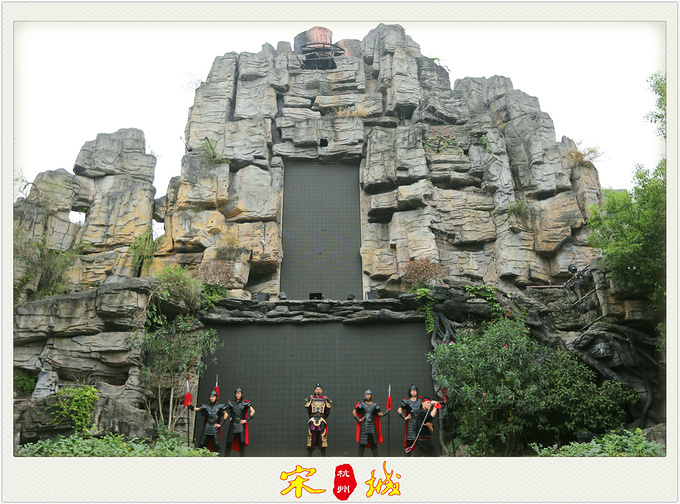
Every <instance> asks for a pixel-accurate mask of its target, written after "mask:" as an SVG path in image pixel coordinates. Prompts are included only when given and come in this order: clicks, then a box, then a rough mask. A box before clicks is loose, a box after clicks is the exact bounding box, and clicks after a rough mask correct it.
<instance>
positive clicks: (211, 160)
mask: <svg viewBox="0 0 680 504" xmlns="http://www.w3.org/2000/svg"><path fill="white" fill-rule="evenodd" d="M216 147H217V142H216V143H215V145H213V143H212V142H211V141H210V139H209V138H208V137H205V138H204V139H203V154H204V156H205V158H206V159H207V160H208V165H209V166H213V165H216V164H229V160H228V159H226V158H223V157H222V156H221V155H220V154H219V152H217V149H216Z"/></svg>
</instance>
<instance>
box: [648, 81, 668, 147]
mask: <svg viewBox="0 0 680 504" xmlns="http://www.w3.org/2000/svg"><path fill="white" fill-rule="evenodd" d="M647 82H648V83H649V87H650V89H651V90H652V92H653V93H654V94H655V95H656V110H652V111H651V112H649V113H647V115H646V116H645V118H646V119H647V120H648V121H649V122H651V123H653V124H656V132H657V134H658V135H659V136H661V137H663V138H666V75H665V74H662V73H661V72H656V73H655V74H653V75H651V76H650V77H649V78H648V79H647Z"/></svg>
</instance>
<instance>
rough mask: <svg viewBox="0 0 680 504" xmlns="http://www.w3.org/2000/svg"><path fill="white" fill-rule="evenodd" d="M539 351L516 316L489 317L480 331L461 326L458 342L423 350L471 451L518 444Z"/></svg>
mask: <svg viewBox="0 0 680 504" xmlns="http://www.w3.org/2000/svg"><path fill="white" fill-rule="evenodd" d="M538 352H539V349H538V346H537V344H536V343H535V342H533V341H532V340H530V339H529V331H528V329H527V328H526V327H525V326H524V323H523V321H521V320H510V319H501V320H498V321H493V322H491V323H490V324H488V326H487V327H486V330H485V331H484V332H483V333H475V332H472V331H467V332H466V331H461V332H459V333H458V343H450V344H448V345H440V346H438V347H437V348H436V349H435V350H434V351H433V352H432V353H430V355H429V360H430V362H431V363H432V364H433V367H434V370H435V380H436V381H437V383H439V385H441V386H442V387H445V388H446V393H447V395H448V396H449V402H448V404H447V407H448V408H450V409H452V410H453V415H454V416H456V417H457V418H458V420H459V422H460V425H459V435H460V437H461V438H462V439H463V440H464V441H465V442H466V443H467V444H469V445H470V446H469V448H468V449H469V452H470V453H471V454H472V455H490V454H494V453H496V452H502V451H505V452H506V454H508V453H510V452H512V451H515V450H517V449H520V448H521V447H522V439H523V432H524V429H525V428H527V427H528V426H529V425H530V424H531V417H532V415H533V414H534V412H535V411H537V410H538V408H539V405H540V392H539V389H538V386H537V384H538V383H540V373H539V368H538V367H537V366H535V365H532V360H533V359H535V358H536V356H537V354H538Z"/></svg>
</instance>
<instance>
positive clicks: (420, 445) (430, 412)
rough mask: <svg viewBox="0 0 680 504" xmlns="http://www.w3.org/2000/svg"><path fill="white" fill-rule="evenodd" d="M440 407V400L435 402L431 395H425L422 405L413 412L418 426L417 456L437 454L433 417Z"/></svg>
mask: <svg viewBox="0 0 680 504" xmlns="http://www.w3.org/2000/svg"><path fill="white" fill-rule="evenodd" d="M438 408H439V403H438V402H435V403H433V402H432V401H431V400H430V398H429V397H425V398H423V401H422V404H421V407H420V408H419V409H417V410H415V411H413V413H412V416H413V420H414V421H415V424H416V426H417V428H418V430H417V431H416V435H417V440H416V446H417V451H416V457H436V456H437V452H436V448H435V445H434V442H433V441H432V431H433V430H434V426H433V425H432V419H433V418H434V417H435V415H436V414H437V409H438ZM411 451H413V445H411Z"/></svg>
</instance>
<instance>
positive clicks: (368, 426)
mask: <svg viewBox="0 0 680 504" xmlns="http://www.w3.org/2000/svg"><path fill="white" fill-rule="evenodd" d="M357 410H358V411H359V412H361V414H362V415H363V417H364V418H365V419H366V420H364V422H362V425H361V430H362V432H363V431H366V434H375V420H374V417H375V415H377V414H378V413H379V412H380V407H379V406H378V405H377V404H375V403H370V404H368V403H366V402H363V401H362V402H361V403H360V404H359V407H358V408H357Z"/></svg>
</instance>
